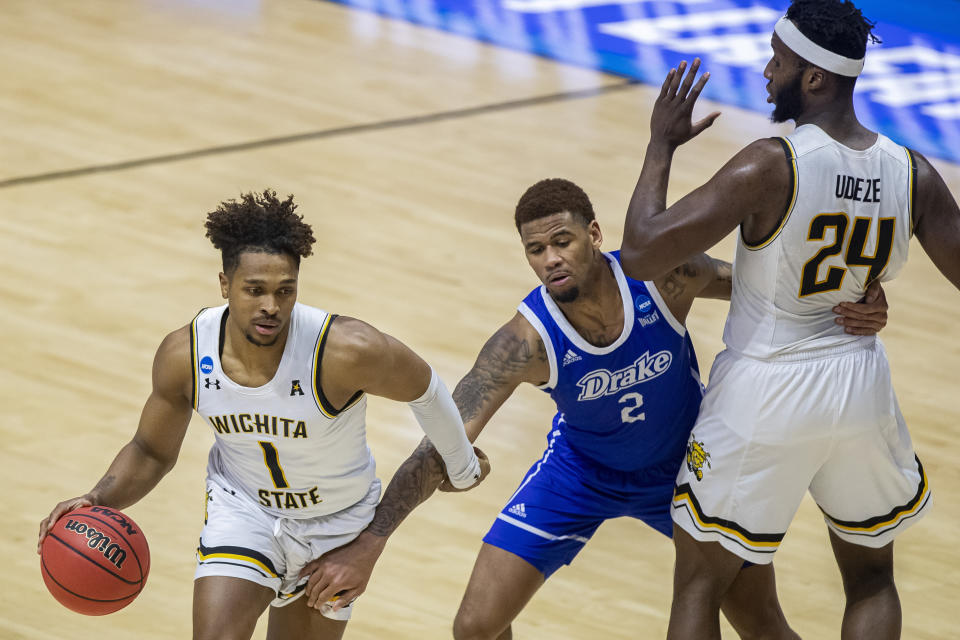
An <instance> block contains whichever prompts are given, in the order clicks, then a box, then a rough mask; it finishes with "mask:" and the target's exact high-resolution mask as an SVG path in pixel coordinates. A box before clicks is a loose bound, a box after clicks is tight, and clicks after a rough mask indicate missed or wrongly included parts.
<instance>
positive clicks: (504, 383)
mask: <svg viewBox="0 0 960 640" xmlns="http://www.w3.org/2000/svg"><path fill="white" fill-rule="evenodd" d="M548 377H549V364H548V363H547V356H546V350H545V349H544V347H543V343H542V342H541V341H540V338H539V336H538V335H537V333H536V331H535V330H534V329H533V327H532V326H530V323H529V322H527V321H526V319H524V318H523V316H521V315H520V314H517V315H516V316H514V318H513V319H512V320H511V321H510V322H508V323H507V324H506V325H504V326H503V327H502V328H501V329H500V330H499V331H497V332H496V333H495V334H494V335H493V336H492V337H491V338H490V339H489V340H487V343H486V344H485V345H484V347H483V349H482V350H481V351H480V355H479V356H477V361H476V362H475V363H474V365H473V368H472V369H471V370H470V372H469V373H467V375H466V376H464V378H463V379H462V380H461V381H460V382H459V384H457V387H456V389H454V392H453V397H454V400H455V402H456V404H457V408H458V409H459V411H460V415H461V416H462V418H463V422H464V424H465V427H466V433H467V436H468V437H469V439H470V440H471V441H474V440H476V438H477V436H478V435H479V434H480V432H481V431H482V430H483V427H484V426H485V425H486V423H487V421H489V420H490V418H491V417H492V416H493V414H494V413H496V411H497V409H499V408H500V406H501V405H502V404H503V403H504V402H505V401H506V400H507V398H509V397H510V395H511V394H512V393H513V391H514V389H516V388H517V386H518V385H519V384H520V383H521V382H524V381H529V382H535V383H536V384H540V383H542V382H543V381H545V380H546V379H547V378H548ZM475 450H476V451H477V454H478V455H479V456H481V461H482V462H483V463H484V465H485V467H486V468H487V469H489V463H487V462H486V458H485V456H483V454H482V452H480V450H479V449H475ZM442 483H443V484H444V485H445V488H449V489H452V487H451V486H450V485H449V482H448V481H447V479H446V473H445V472H444V466H443V460H442V458H441V457H440V454H439V453H437V450H436V449H435V448H434V446H433V444H432V443H431V442H430V440H429V438H424V439H423V441H422V442H421V443H420V445H419V446H418V447H417V448H416V450H415V451H414V452H413V454H412V455H411V456H410V457H409V458H407V460H406V461H404V463H403V464H401V465H400V468H399V469H397V471H396V473H394V474H393V478H392V479H391V480H390V484H389V485H388V486H387V489H386V491H385V492H384V494H383V498H382V499H381V500H380V504H379V505H378V506H377V510H376V513H375V514H374V517H373V521H372V522H371V523H370V524H369V525H368V526H367V528H366V529H365V530H364V532H363V533H361V534H360V536H358V537H357V539H356V540H354V541H353V542H351V543H350V544H348V545H346V546H343V547H340V548H338V549H334V550H333V551H331V552H329V553H327V554H325V555H323V556H322V557H320V558H318V559H317V560H314V561H313V562H311V563H310V564H309V565H307V566H306V567H305V568H304V570H303V572H302V573H301V575H307V574H312V575H311V578H310V582H309V583H308V585H307V590H306V596H307V599H308V600H307V604H308V605H309V606H311V607H315V608H318V609H319V608H320V607H321V606H322V605H323V603H325V602H327V601H328V600H330V599H331V598H332V597H333V596H334V595H336V594H338V593H341V592H342V594H341V596H340V598H339V599H338V600H337V602H336V603H334V605H333V606H334V608H340V606H342V605H343V604H345V603H347V602H350V601H351V600H352V599H353V598H356V597H357V596H359V595H360V594H361V593H363V591H364V590H365V589H366V585H367V583H368V582H369V580H370V575H371V573H372V572H373V567H374V565H375V564H376V561H377V559H378V558H379V557H380V554H381V553H382V552H383V549H384V547H385V546H386V543H387V539H388V538H389V536H390V535H391V534H392V533H393V532H394V531H395V530H396V529H397V527H398V526H400V523H401V522H402V521H403V520H404V519H405V518H406V517H407V516H408V515H409V514H410V513H411V512H412V511H413V510H414V508H416V507H417V505H419V504H420V503H422V502H423V501H425V500H426V499H427V498H429V497H430V496H431V495H433V493H434V492H435V491H436V490H437V488H438V487H440V486H441V484H442Z"/></svg>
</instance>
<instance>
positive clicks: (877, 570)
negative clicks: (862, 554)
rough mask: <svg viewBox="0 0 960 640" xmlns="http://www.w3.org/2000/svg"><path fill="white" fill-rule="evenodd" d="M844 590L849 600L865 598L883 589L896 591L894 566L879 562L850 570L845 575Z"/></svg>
mask: <svg viewBox="0 0 960 640" xmlns="http://www.w3.org/2000/svg"><path fill="white" fill-rule="evenodd" d="M843 590H844V592H845V593H846V596H847V600H863V599H866V598H870V597H872V596H874V595H876V594H877V593H880V592H883V591H888V590H893V591H896V584H895V583H894V580H893V566H892V565H888V564H886V563H878V564H873V565H868V566H862V567H858V568H857V569H856V570H855V571H848V572H847V574H846V575H845V576H844V580H843Z"/></svg>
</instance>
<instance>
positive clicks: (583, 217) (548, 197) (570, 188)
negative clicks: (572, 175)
mask: <svg viewBox="0 0 960 640" xmlns="http://www.w3.org/2000/svg"><path fill="white" fill-rule="evenodd" d="M564 211H569V212H570V213H571V214H573V217H574V218H576V219H577V220H579V221H580V222H581V223H583V225H584V226H586V225H588V224H590V222H592V221H593V220H595V219H596V216H595V215H594V213H593V205H592V204H590V198H588V197H587V194H586V193H584V191H583V189H581V188H580V187H578V186H577V185H575V184H574V183H572V182H570V181H569V180H564V179H563V178H547V179H546V180H541V181H540V182H538V183H536V184H535V185H533V186H532V187H530V188H529V189H527V190H526V191H525V192H524V193H523V195H522V196H520V201H519V202H518V203H517V210H516V212H515V213H514V222H515V223H516V225H517V231H520V225H522V224H524V223H526V222H530V221H531V220H537V219H538V218H545V217H547V216H552V215H553V214H555V213H562V212H564Z"/></svg>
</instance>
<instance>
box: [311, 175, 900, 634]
mask: <svg viewBox="0 0 960 640" xmlns="http://www.w3.org/2000/svg"><path fill="white" fill-rule="evenodd" d="M665 185H666V183H664V188H665ZM515 221H516V226H517V229H518V231H519V233H520V237H521V241H522V243H523V247H524V251H525V253H526V257H527V260H528V262H529V263H530V266H531V267H532V268H533V270H534V272H535V273H536V274H537V276H538V278H539V279H540V281H541V282H542V283H543V285H542V286H541V287H538V288H537V289H535V290H534V291H532V292H531V293H530V295H528V296H527V297H526V299H525V300H524V301H523V303H522V304H521V305H520V308H519V312H518V313H517V314H516V315H515V316H514V317H513V319H512V320H510V321H509V322H508V323H507V324H506V325H504V326H503V327H502V328H501V329H500V330H499V331H497V332H496V334H494V336H493V337H491V338H490V340H489V341H488V342H487V343H486V345H485V346H484V347H483V350H482V351H481V352H480V355H479V357H478V358H477V361H476V363H475V364H474V366H473V369H472V370H471V371H470V372H469V373H468V374H467V375H466V377H464V378H463V380H461V381H460V383H459V384H458V385H457V387H456V389H455V391H454V394H453V395H454V399H455V400H456V402H457V406H458V407H459V409H460V412H461V415H462V416H463V419H464V423H465V425H466V428H467V433H468V435H469V436H470V438H471V439H475V438H476V437H477V436H478V435H479V434H480V431H481V430H482V429H483V427H484V426H485V425H486V424H487V422H488V421H489V420H490V418H491V417H492V416H493V415H494V413H495V412H496V411H497V409H498V408H499V407H500V406H501V405H502V404H503V403H504V402H505V401H506V400H507V398H508V397H509V396H510V395H511V394H512V393H513V391H514V389H516V388H517V387H518V386H519V385H520V384H521V383H524V382H527V383H530V384H533V385H535V386H537V387H539V388H541V389H543V390H544V391H546V392H547V393H549V394H550V396H551V397H552V398H553V399H554V400H555V401H556V403H557V407H558V412H557V414H556V416H555V417H554V419H553V423H552V426H551V428H550V430H549V433H548V436H547V449H546V451H545V453H544V455H543V457H542V458H541V459H540V460H539V461H537V462H536V463H535V464H534V465H533V466H532V467H531V469H530V470H529V472H528V474H527V475H526V477H525V478H524V479H523V480H522V481H521V483H520V486H519V488H518V489H517V491H516V493H515V494H514V495H513V496H512V497H511V498H510V499H509V500H508V501H507V503H506V505H505V506H504V508H503V510H502V512H501V513H500V514H499V515H498V516H497V519H496V520H495V521H494V524H493V527H492V528H491V529H490V531H489V532H488V533H487V535H486V536H485V538H484V544H483V546H482V548H481V551H480V553H479V556H478V558H477V561H476V565H475V567H474V570H473V575H472V576H471V579H470V583H469V585H468V587H467V590H466V594H465V596H464V599H463V603H462V605H461V607H460V611H459V613H458V614H457V616H456V620H455V623H454V635H455V637H456V638H460V639H466V638H470V639H472V638H509V637H511V630H510V625H511V623H512V621H513V619H514V618H515V617H516V616H517V615H518V614H519V612H520V611H521V610H522V609H523V607H524V606H525V605H526V603H527V602H528V601H529V600H530V598H531V597H533V595H534V594H535V593H536V591H537V590H538V589H539V588H540V586H541V585H543V583H544V581H545V580H547V579H548V578H549V577H550V576H551V575H552V574H553V573H554V572H555V571H556V570H557V569H559V568H560V567H562V566H563V565H565V564H569V563H570V562H571V561H572V560H573V558H574V557H575V556H576V555H577V553H578V552H579V551H580V549H581V548H583V545H584V544H585V543H586V542H587V540H588V539H589V538H590V537H591V536H592V535H593V533H594V532H595V531H596V529H597V528H598V527H599V526H600V524H601V523H602V522H603V521H604V520H607V519H609V518H615V517H619V516H631V517H635V518H639V519H641V520H643V521H644V522H646V523H647V524H648V525H650V526H651V527H652V528H654V529H655V530H657V531H659V532H661V533H663V534H665V535H667V536H669V535H670V534H671V530H672V523H671V520H670V501H671V498H672V496H673V484H674V479H675V477H676V468H677V466H678V465H679V464H680V461H681V460H682V459H683V456H684V453H685V449H686V442H687V437H688V435H689V433H690V428H691V427H692V426H693V422H694V420H695V418H696V415H697V411H698V409H699V406H700V399H701V385H700V380H699V374H698V371H697V362H696V358H695V356H694V353H693V349H692V346H691V343H690V338H689V336H688V334H687V331H686V328H685V327H684V321H685V319H686V316H687V313H688V311H689V309H690V307H691V304H692V303H693V300H694V299H695V298H697V297H711V298H722V299H729V297H730V265H729V264H727V263H725V262H722V261H719V260H713V259H711V258H709V257H707V256H706V255H700V256H697V257H695V258H693V259H691V260H690V261H688V262H687V263H686V264H685V265H683V266H682V267H681V268H679V269H677V270H675V271H673V272H671V273H669V274H667V275H666V276H663V277H661V278H657V279H656V280H654V281H646V282H644V281H642V280H639V279H636V278H634V277H633V274H634V273H635V271H636V269H637V265H636V264H634V263H631V262H629V261H627V260H624V259H623V255H622V254H621V253H619V252H612V253H604V252H603V251H601V248H600V247H601V242H602V240H603V237H602V234H601V231H600V227H599V225H598V223H597V221H596V220H595V217H594V212H593V208H592V205H591V204H590V200H589V199H588V198H587V196H586V194H585V193H584V192H583V191H582V190H581V189H580V188H579V187H577V186H576V185H575V184H573V183H571V182H569V181H567V180H560V179H551V180H544V181H542V182H539V183H537V184H535V185H533V186H532V187H531V188H530V189H528V190H527V192H526V193H525V194H524V195H523V197H522V198H521V199H520V201H519V204H518V205H517V208H516V217H515ZM878 306H879V307H880V310H879V312H880V313H879V315H880V318H879V322H878V321H877V319H876V318H871V317H870V316H868V315H866V314H862V313H859V312H857V310H856V309H853V310H845V312H846V313H849V314H850V316H851V317H850V318H847V320H848V321H849V323H848V325H847V327H848V330H849V331H851V332H852V333H860V332H870V333H873V332H875V331H877V330H878V329H879V327H880V326H882V324H883V322H884V321H885V318H884V313H885V311H884V309H885V306H884V305H883V304H882V303H881V304H880V305H878ZM870 310H873V307H871V306H869V305H867V306H866V307H865V308H863V309H861V311H870ZM441 480H442V465H441V463H440V461H439V460H438V459H437V458H436V456H435V454H434V453H433V452H432V451H431V449H430V446H429V444H428V443H425V444H423V445H422V446H421V447H420V448H419V449H418V450H417V452H416V453H415V454H414V455H413V456H412V457H411V458H410V459H409V460H408V461H407V462H406V463H405V464H404V465H403V466H402V467H401V469H400V471H398V472H397V473H396V474H395V475H394V480H393V482H394V483H397V484H401V483H402V484H403V485H404V487H405V489H404V490H401V491H398V492H397V493H395V494H394V495H393V496H386V497H385V498H384V500H383V501H382V502H381V504H380V506H379V507H378V510H377V515H376V516H375V518H374V521H373V522H372V523H371V525H370V527H368V529H367V531H368V532H372V533H373V534H374V535H373V536H370V537H368V538H364V539H362V540H358V541H357V542H356V543H354V544H352V545H349V546H347V547H343V548H341V549H337V550H335V551H333V552H331V553H330V554H328V555H327V556H324V557H322V558H320V559H319V560H318V561H316V562H314V563H312V565H311V566H310V567H308V568H307V571H310V572H313V576H314V578H316V579H317V583H316V585H315V584H314V583H313V582H312V581H311V584H310V585H308V587H307V591H308V596H309V597H310V602H311V603H312V604H314V603H323V602H326V601H327V600H328V599H329V597H330V595H331V594H332V593H335V592H336V591H338V590H340V589H345V588H355V587H356V585H361V586H362V585H364V584H365V582H366V580H367V578H368V576H369V572H370V571H372V567H373V563H374V562H375V561H376V558H377V555H378V554H379V552H380V550H382V548H383V545H384V544H385V542H386V539H387V536H388V535H389V534H390V532H391V531H392V528H393V527H395V526H396V524H397V523H399V521H400V520H402V518H403V517H404V516H405V515H406V514H407V513H409V511H410V510H411V509H412V508H413V507H414V506H416V504H417V503H418V502H419V501H421V500H423V499H424V498H425V497H426V496H429V495H430V493H431V492H432V491H433V490H434V489H435V488H436V487H437V485H439V484H440V482H441ZM391 487H393V485H391ZM388 498H389V499H388ZM400 498H404V499H403V500H400ZM378 537H379V538H378ZM322 584H326V585H327V587H326V588H322V586H321V585H322ZM334 606H336V605H334ZM724 606H725V609H724V610H725V612H726V613H727V614H728V617H729V618H730V619H731V621H732V622H733V624H734V626H735V627H736V628H737V629H738V630H739V631H740V632H741V633H742V634H743V635H744V637H767V638H771V637H772V638H791V637H795V636H794V635H793V634H792V632H791V631H790V630H789V628H788V627H787V626H786V623H785V621H784V618H783V615H782V613H781V611H780V609H779V605H778V603H777V600H776V591H775V588H774V575H773V568H772V566H770V565H765V566H760V567H751V568H747V569H744V570H743V571H742V572H741V577H740V578H738V581H737V585H736V587H735V588H734V589H733V590H732V591H731V593H730V594H729V595H728V598H727V599H726V600H725V604H724Z"/></svg>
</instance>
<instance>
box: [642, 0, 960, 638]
mask: <svg viewBox="0 0 960 640" xmlns="http://www.w3.org/2000/svg"><path fill="white" fill-rule="evenodd" d="M872 26H873V25H872V23H870V22H869V21H867V20H866V19H865V18H863V16H862V15H861V13H860V11H859V10H858V9H856V7H854V6H853V5H852V4H851V3H850V2H847V1H841V0H795V1H794V2H793V3H792V4H791V6H790V8H789V9H788V10H787V14H786V16H785V17H784V18H783V19H781V20H780V21H779V22H778V23H777V25H776V27H775V29H774V34H773V36H772V46H773V57H772V59H771V60H770V61H769V63H768V64H767V66H766V69H765V70H764V76H765V77H766V78H767V79H768V80H769V84H768V85H767V89H768V92H769V94H770V97H769V101H770V102H772V103H773V104H774V105H775V109H774V112H773V119H774V121H776V122H784V121H787V120H794V121H796V124H797V128H796V129H795V131H794V132H793V133H792V134H790V135H789V136H786V137H785V138H767V139H762V140H757V141H756V142H753V143H752V144H750V145H748V146H747V147H746V148H745V149H743V150H742V151H741V152H739V153H738V154H737V155H736V156H734V157H733V159H731V160H730V161H729V162H728V163H727V164H726V165H725V166H724V167H723V168H722V169H720V171H719V172H718V173H717V174H716V175H715V176H714V177H713V178H711V179H710V181H709V182H707V183H706V184H705V185H704V186H702V187H700V188H698V189H696V190H695V191H693V192H692V193H690V194H689V195H687V196H686V197H684V198H682V199H681V200H680V201H679V202H677V203H676V204H674V205H673V206H671V207H669V208H666V207H665V203H664V201H663V198H662V196H661V195H660V194H661V193H662V191H663V188H662V186H663V184H664V183H665V182H666V180H667V175H668V172H669V166H670V162H671V158H672V154H673V152H674V150H675V149H676V147H677V146H678V145H680V144H683V143H684V142H686V141H687V140H689V139H690V138H691V137H693V136H694V135H696V134H697V133H699V131H700V130H702V128H703V126H704V121H701V122H698V123H696V124H694V123H691V122H690V113H691V111H692V108H693V103H694V102H695V101H696V98H697V96H698V95H699V93H700V90H701V89H702V87H703V83H704V82H705V79H704V78H703V77H702V78H701V80H700V81H699V82H698V83H697V84H696V85H693V77H694V74H695V72H696V68H697V66H699V63H698V62H697V61H695V62H694V65H693V67H692V68H691V71H690V73H689V74H687V76H686V77H685V78H684V79H683V81H682V82H681V77H682V76H683V71H684V66H683V65H681V67H680V68H679V70H675V71H672V72H671V74H670V75H669V76H668V77H667V80H666V81H665V82H664V85H663V88H662V91H661V94H660V97H659V98H658V100H657V104H656V106H655V108H654V113H653V116H652V119H651V129H652V133H653V135H652V138H651V142H650V145H649V146H648V148H647V152H646V158H645V160H644V166H643V170H642V172H641V175H640V179H639V181H638V184H637V187H636V191H635V193H634V197H633V199H632V200H631V204H630V209H629V213H628V219H627V224H626V228H625V234H624V235H625V244H624V247H625V249H624V253H625V254H626V253H627V250H626V247H627V246H628V245H629V246H630V247H633V248H634V250H635V254H634V255H633V256H632V258H633V259H636V260H637V262H638V263H639V264H643V265H644V273H642V274H641V276H642V277H648V278H656V277H658V276H659V275H661V274H663V273H665V272H667V271H669V270H670V269H672V268H674V267H675V266H676V265H677V264H678V263H679V262H682V261H684V260H686V259H687V258H688V256H691V255H695V254H697V253H698V252H700V251H703V250H705V249H707V248H709V247H710V246H712V245H713V244H714V243H716V242H717V241H719V240H720V239H721V238H723V237H724V236H726V235H727V234H728V233H729V232H731V231H732V230H734V229H735V228H737V226H738V225H739V233H738V236H739V239H738V246H737V254H736V260H735V262H734V268H733V295H732V299H731V305H730V313H729V317H728V319H727V325H726V329H725V331H724V341H725V343H726V346H727V348H726V350H725V351H723V352H722V353H721V354H720V355H719V356H717V359H716V361H715V363H714V366H713V370H712V372H711V375H710V381H709V385H708V388H707V392H706V395H705V397H704V400H703V405H702V409H701V413H700V415H699V417H698V419H697V423H696V425H695V426H694V429H693V431H692V433H691V435H690V439H689V441H688V449H687V457H686V461H685V464H684V465H683V466H682V467H681V470H680V474H679V477H678V479H677V486H676V489H675V494H674V500H673V518H674V523H675V535H674V540H675V547H676V553H677V562H676V575H675V581H674V600H673V607H672V611H671V619H670V629H669V637H670V638H676V639H681V638H698V639H703V638H719V637H720V631H719V622H718V610H719V603H720V600H721V598H722V597H723V594H724V593H725V592H726V590H727V589H728V588H729V586H730V584H731V583H732V581H733V580H734V579H735V578H736V576H737V574H738V571H739V569H740V566H741V565H742V563H743V561H744V560H749V561H750V562H753V563H758V564H760V563H768V562H770V561H771V560H772V559H773V554H774V552H775V551H776V549H777V547H778V545H779V544H780V541H781V540H782V539H783V536H784V534H785V533H786V531H787V527H788V526H789V524H790V521H791V519H792V518H793V515H794V513H795V512H796V509H797V507H798V506H799V503H800V500H801V499H802V497H803V495H804V493H805V492H806V491H808V490H809V491H810V494H811V496H812V497H813V498H814V500H815V501H816V502H817V504H818V505H819V507H820V508H821V510H822V511H823V513H824V517H825V521H826V524H827V527H828V530H829V535H830V540H831V544H832V546H833V551H834V555H835V557H836V560H837V564H838V565H839V568H840V573H841V576H842V579H843V587H844V592H845V594H846V609H845V612H844V618H843V625H842V630H841V637H842V638H871V639H886V638H897V637H899V634H900V626H901V611H900V602H899V597H898V595H897V591H896V586H895V584H894V579H893V540H894V538H895V537H896V536H897V535H899V534H900V533H901V532H902V531H904V530H905V529H907V528H908V527H909V526H911V525H912V524H914V523H915V522H917V521H918V520H919V519H920V517H922V515H923V514H924V513H925V512H926V510H927V509H929V507H930V489H929V487H928V484H927V478H926V476H925V474H924V471H923V467H922V466H921V464H920V461H919V459H918V458H917V457H916V455H915V454H914V452H913V447H912V444H911V441H910V435H909V433H908V432H907V429H906V425H905V423H904V420H903V416H902V415H901V413H900V410H899V407H898V405H897V400H896V397H895V395H894V392H893V389H892V386H891V382H890V370H889V365H888V362H887V358H886V355H885V353H884V350H883V346H882V344H881V343H880V341H879V340H877V339H876V338H875V337H874V336H867V337H854V336H851V335H847V334H845V333H843V332H842V331H840V330H839V328H838V327H837V325H836V324H835V323H834V322H833V318H832V317H831V315H832V314H831V309H832V308H834V307H835V306H836V305H838V304H849V303H850V302H852V301H855V300H857V299H859V298H860V297H861V296H862V295H863V293H864V290H865V288H866V287H867V285H868V284H869V283H871V282H873V281H875V280H877V279H879V280H887V279H890V278H893V277H894V276H895V275H896V274H897V272H898V271H899V270H900V269H901V268H902V266H903V264H904V262H905V260H906V257H907V249H908V245H909V242H910V237H911V236H916V237H917V239H918V240H919V241H920V244H921V246H922V247H923V248H924V250H925V251H926V252H927V254H928V255H929V256H930V258H931V259H932V261H933V262H934V264H936V266H937V267H938V268H939V269H940V271H941V272H942V273H943V274H944V275H945V276H946V277H947V278H948V279H949V280H950V281H951V282H952V283H953V284H954V285H955V286H957V287H958V288H960V209H958V207H957V203H956V201H955V200H954V198H953V197H952V196H951V194H950V193H949V191H948V189H947V187H946V185H945V184H944V182H943V180H942V178H941V177H940V176H939V175H938V173H937V172H936V170H935V169H934V168H933V167H932V166H931V165H930V163H929V162H927V160H926V159H924V158H923V157H922V156H920V155H919V154H917V153H915V152H913V151H911V150H909V149H906V148H904V147H901V146H899V145H897V144H895V143H893V142H891V141H890V140H889V139H887V138H886V137H884V136H882V135H879V134H878V133H876V132H873V131H870V130H868V129H866V128H865V127H863V126H862V125H861V124H860V123H859V121H858V120H857V117H856V114H855V113H854V107H853V88H854V83H855V81H856V77H857V75H858V74H859V72H860V70H861V69H862V66H863V59H864V54H865V51H866V45H867V40H868V39H869V38H870V37H871V36H870V31H871V28H872ZM713 117H714V116H710V117H709V118H708V119H709V120H711V121H712V118H713ZM678 120H683V121H686V122H687V123H688V129H687V131H686V132H685V133H684V134H683V135H678V134H677V128H676V126H675V124H676V122H677V121H678Z"/></svg>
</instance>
